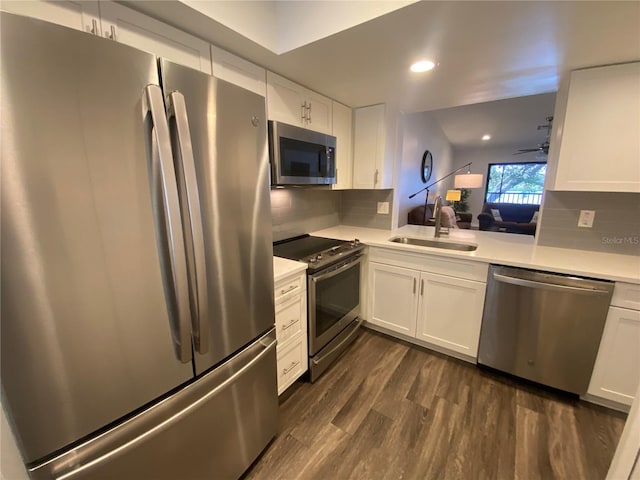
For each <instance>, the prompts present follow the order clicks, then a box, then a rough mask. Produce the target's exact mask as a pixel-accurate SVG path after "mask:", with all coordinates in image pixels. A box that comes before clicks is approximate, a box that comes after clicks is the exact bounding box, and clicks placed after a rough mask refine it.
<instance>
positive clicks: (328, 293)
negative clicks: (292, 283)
mask: <svg viewBox="0 0 640 480" xmlns="http://www.w3.org/2000/svg"><path fill="white" fill-rule="evenodd" d="M315 288H316V337H320V336H321V335H322V334H323V333H325V332H326V331H328V330H329V329H330V328H331V327H333V326H334V325H335V324H336V323H337V322H338V321H339V320H340V319H341V318H342V317H344V316H345V315H346V314H347V313H349V312H351V311H352V310H353V309H354V308H356V307H358V306H359V305H360V262H358V263H356V264H355V265H354V266H353V267H352V268H348V269H347V270H345V271H343V272H341V273H339V274H338V275H336V276H333V277H330V278H327V279H324V280H320V281H318V282H317V283H316V286H315Z"/></svg>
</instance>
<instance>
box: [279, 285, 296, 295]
mask: <svg viewBox="0 0 640 480" xmlns="http://www.w3.org/2000/svg"><path fill="white" fill-rule="evenodd" d="M296 288H298V286H297V285H291V286H290V287H289V288H283V289H282V290H280V295H284V294H285V293H289V292H290V291H291V290H295V289H296Z"/></svg>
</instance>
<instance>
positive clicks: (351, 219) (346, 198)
mask: <svg viewBox="0 0 640 480" xmlns="http://www.w3.org/2000/svg"><path fill="white" fill-rule="evenodd" d="M378 202H389V213H388V214H380V213H377V209H378ZM392 209H393V190H344V191H343V192H342V212H341V216H340V220H341V223H342V224H343V225H351V226H354V227H367V228H380V229H384V230H388V229H390V228H391V212H392Z"/></svg>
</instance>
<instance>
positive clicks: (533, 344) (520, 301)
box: [478, 265, 614, 394]
mask: <svg viewBox="0 0 640 480" xmlns="http://www.w3.org/2000/svg"><path fill="white" fill-rule="evenodd" d="M613 286H614V284H613V283H612V282H607V281H601V280H591V279H585V278H578V277H573V276H567V275H560V274H551V273H546V272H538V271H534V270H525V269H521V268H512V267H503V266H499V265H491V266H490V268H489V278H488V280H487V294H486V298H485V304H484V314H483V317H482V330H481V333H480V347H479V350H478V363H480V364H482V365H487V366H489V367H492V368H495V369H497V370H501V371H504V372H508V373H511V374H513V375H516V376H518V377H522V378H526V379H528V380H532V381H534V382H538V383H541V384H544V385H548V386H550V387H554V388H558V389H560V390H565V391H567V392H572V393H577V394H584V393H586V391H587V387H588V386H589V380H590V379H591V372H592V370H593V364H594V363H595V360H596V355H597V353H598V347H599V345H600V337H601V336H602V330H603V329H604V322H605V320H606V317H607V310H608V308H609V303H610V301H611V295H612V293H613Z"/></svg>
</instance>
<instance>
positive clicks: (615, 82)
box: [555, 62, 640, 192]
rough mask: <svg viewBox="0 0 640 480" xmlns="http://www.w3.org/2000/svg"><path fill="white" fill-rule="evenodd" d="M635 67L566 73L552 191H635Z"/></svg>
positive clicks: (638, 97) (639, 120) (639, 121)
mask: <svg viewBox="0 0 640 480" xmlns="http://www.w3.org/2000/svg"><path fill="white" fill-rule="evenodd" d="M639 105H640V62H636V63H628V64H623V65H613V66H608V67H599V68H589V69H585V70H577V71H575V72H573V73H572V74H571V79H570V82H569V96H568V99H567V108H566V115H565V119H564V128H563V132H562V138H561V142H560V151H559V157H558V165H557V173H556V181H555V189H556V190H588V191H600V192H640V160H639V159H640V115H638V106H639Z"/></svg>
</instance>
